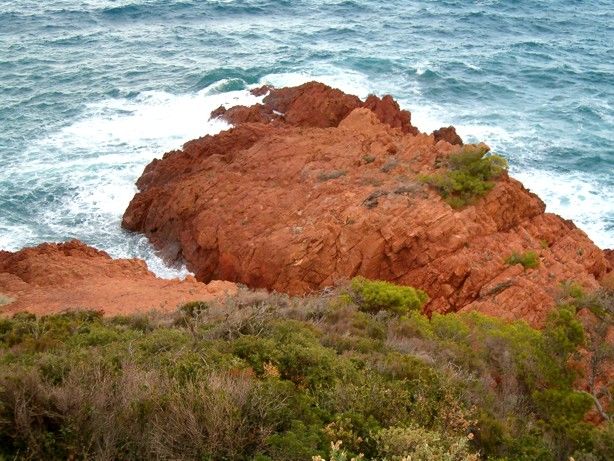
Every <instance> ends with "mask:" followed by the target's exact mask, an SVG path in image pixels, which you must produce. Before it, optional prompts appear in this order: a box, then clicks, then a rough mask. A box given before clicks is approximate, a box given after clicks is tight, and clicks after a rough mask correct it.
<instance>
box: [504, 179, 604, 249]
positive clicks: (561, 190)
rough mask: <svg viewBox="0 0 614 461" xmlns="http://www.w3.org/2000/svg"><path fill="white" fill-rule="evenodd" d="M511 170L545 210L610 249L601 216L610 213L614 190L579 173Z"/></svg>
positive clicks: (602, 246)
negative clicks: (544, 206)
mask: <svg viewBox="0 0 614 461" xmlns="http://www.w3.org/2000/svg"><path fill="white" fill-rule="evenodd" d="M511 173H512V176H514V177H515V178H517V179H519V180H520V181H522V183H523V184H524V185H525V186H526V187H527V188H529V189H530V190H531V191H533V192H535V193H536V194H537V195H539V196H540V197H541V198H542V199H543V200H544V202H545V203H546V211H548V212H551V213H556V214H558V215H560V216H562V217H563V218H566V219H572V220H573V221H574V223H575V224H576V225H577V226H578V227H579V228H580V229H582V230H583V231H584V232H586V233H587V234H588V236H589V237H590V238H591V239H592V240H593V241H594V242H595V243H596V244H597V245H598V246H600V247H601V248H614V234H613V233H612V232H611V231H608V229H607V228H606V223H605V221H604V219H603V218H604V217H605V216H608V215H609V216H612V208H613V207H614V205H613V204H614V193H613V192H612V190H611V189H607V188H603V187H599V186H598V185H597V184H596V183H595V182H594V178H590V177H588V176H586V175H582V174H571V175H568V176H563V175H560V174H555V173H551V172H547V171H543V170H537V169H529V170H526V169H523V170H522V171H516V169H515V168H512V171H511Z"/></svg>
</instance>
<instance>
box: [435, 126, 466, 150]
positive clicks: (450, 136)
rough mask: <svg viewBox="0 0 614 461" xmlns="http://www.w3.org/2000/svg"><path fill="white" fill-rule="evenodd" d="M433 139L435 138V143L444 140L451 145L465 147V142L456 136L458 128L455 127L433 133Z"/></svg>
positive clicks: (440, 129) (444, 128)
mask: <svg viewBox="0 0 614 461" xmlns="http://www.w3.org/2000/svg"><path fill="white" fill-rule="evenodd" d="M433 137H434V138H435V142H439V141H442V140H443V141H446V142H448V143H450V144H458V145H459V146H462V145H463V140H462V139H461V137H460V136H459V135H458V134H456V128H454V127H453V126H448V127H442V128H439V129H438V130H435V131H433Z"/></svg>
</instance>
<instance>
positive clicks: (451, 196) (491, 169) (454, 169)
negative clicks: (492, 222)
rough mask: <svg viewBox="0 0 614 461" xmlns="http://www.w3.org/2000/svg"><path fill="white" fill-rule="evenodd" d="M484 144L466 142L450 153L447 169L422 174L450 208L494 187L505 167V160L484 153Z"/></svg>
mask: <svg viewBox="0 0 614 461" xmlns="http://www.w3.org/2000/svg"><path fill="white" fill-rule="evenodd" d="M488 151H489V148H488V147H487V146H486V145H484V144H478V145H473V144H468V145H465V146H463V148H462V150H461V152H459V153H457V154H452V155H450V157H449V159H448V162H447V171H446V172H444V173H436V174H433V175H428V176H424V177H423V178H422V180H423V181H425V182H426V183H428V184H430V185H432V186H434V187H435V188H436V189H437V190H438V191H439V193H440V195H441V196H442V197H443V199H444V200H445V201H446V202H447V203H448V204H449V205H450V206H451V207H452V208H462V207H464V206H466V205H470V204H471V203H473V202H474V201H475V200H476V199H478V198H480V197H482V196H483V195H485V194H486V193H487V192H488V191H489V190H491V189H492V188H493V187H494V183H493V180H494V179H496V178H497V177H499V176H500V175H501V174H502V173H503V172H504V171H506V170H507V167H508V164H507V161H506V160H505V159H504V158H503V157H501V156H499V155H496V154H490V155H487V154H488Z"/></svg>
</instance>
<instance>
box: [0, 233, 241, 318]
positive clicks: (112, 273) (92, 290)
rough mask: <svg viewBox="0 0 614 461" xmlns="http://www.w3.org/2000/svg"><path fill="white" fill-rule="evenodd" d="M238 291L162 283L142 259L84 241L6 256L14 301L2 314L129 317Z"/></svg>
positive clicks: (3, 275) (4, 267)
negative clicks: (83, 312)
mask: <svg viewBox="0 0 614 461" xmlns="http://www.w3.org/2000/svg"><path fill="white" fill-rule="evenodd" d="M235 291H236V286H235V285H234V284H233V283H230V282H211V283H210V284H208V285H206V284H204V283H201V282H197V281H196V280H195V279H194V278H193V277H189V278H187V279H186V280H184V281H180V280H162V279H159V278H157V277H155V276H154V275H153V274H152V273H151V272H149V271H148V270H147V266H146V265H145V263H144V262H143V261H141V260H138V259H111V257H110V256H109V255H107V254H106V253H104V252H103V251H99V250H96V249H94V248H91V247H89V246H87V245H85V244H83V243H81V242H79V241H72V242H67V243H61V244H53V243H45V244H42V245H39V246H37V247H34V248H26V249H23V250H21V251H18V252H16V253H11V252H7V251H0V293H2V294H3V295H4V296H5V297H8V298H9V300H10V301H11V302H10V303H8V304H4V305H2V306H0V314H5V315H6V314H13V313H16V312H21V311H29V312H32V313H35V314H51V313H57V312H60V311H63V310H65V309H70V308H87V309H94V310H102V311H103V312H104V313H105V314H122V315H123V314H129V313H134V312H139V311H148V310H152V309H157V310H165V311H169V310H170V311H172V310H175V309H176V308H177V307H178V306H179V305H181V304H183V303H185V302H188V301H193V300H203V301H206V300H209V299H213V298H217V297H221V296H225V295H226V294H232V293H234V292H235Z"/></svg>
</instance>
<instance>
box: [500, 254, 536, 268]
mask: <svg viewBox="0 0 614 461" xmlns="http://www.w3.org/2000/svg"><path fill="white" fill-rule="evenodd" d="M505 263H506V264H509V265H510V266H513V265H514V264H520V265H521V266H522V267H524V268H525V269H535V268H536V267H538V266H539V255H538V254H537V253H536V252H535V251H525V252H523V253H517V252H515V251H514V252H513V253H512V254H511V255H510V256H508V257H507V258H506V259H505Z"/></svg>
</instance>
